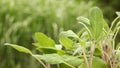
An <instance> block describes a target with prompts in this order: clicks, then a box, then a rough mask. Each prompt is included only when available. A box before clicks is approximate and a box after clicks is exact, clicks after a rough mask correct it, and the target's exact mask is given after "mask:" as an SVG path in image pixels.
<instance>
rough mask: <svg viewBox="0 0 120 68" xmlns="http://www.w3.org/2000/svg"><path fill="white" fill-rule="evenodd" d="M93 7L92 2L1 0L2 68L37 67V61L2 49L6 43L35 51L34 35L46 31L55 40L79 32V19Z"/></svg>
mask: <svg viewBox="0 0 120 68" xmlns="http://www.w3.org/2000/svg"><path fill="white" fill-rule="evenodd" d="M91 6H92V2H88V3H87V2H84V1H83V0H80V1H78V0H0V67H1V68H38V66H39V65H38V64H36V63H35V60H34V59H32V58H31V57H28V55H21V54H19V53H17V52H15V51H13V50H11V48H8V47H3V43H5V42H9V43H15V44H20V45H23V46H25V47H28V48H31V49H33V50H34V47H32V46H30V44H31V43H32V38H31V36H32V35H33V34H34V33H35V32H37V31H40V32H44V33H46V34H47V35H48V36H50V37H52V38H53V39H55V40H56V39H58V33H59V32H60V31H63V30H68V29H72V30H74V31H77V29H79V28H81V27H80V26H79V25H78V24H76V17H78V16H80V15H83V16H86V15H87V14H86V12H87V10H88V9H89V8H90V7H91ZM17 58H19V59H17ZM28 64H29V65H28Z"/></svg>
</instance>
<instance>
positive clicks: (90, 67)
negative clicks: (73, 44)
mask: <svg viewBox="0 0 120 68" xmlns="http://www.w3.org/2000/svg"><path fill="white" fill-rule="evenodd" d="M94 49H95V47H94V45H91V48H90V52H91V53H90V62H89V68H92V59H93V54H94Z"/></svg>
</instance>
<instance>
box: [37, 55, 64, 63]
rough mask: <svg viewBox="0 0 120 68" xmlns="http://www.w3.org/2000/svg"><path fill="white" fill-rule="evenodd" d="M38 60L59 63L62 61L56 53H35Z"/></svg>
mask: <svg viewBox="0 0 120 68" xmlns="http://www.w3.org/2000/svg"><path fill="white" fill-rule="evenodd" d="M35 56H36V57H37V58H39V59H40V60H43V61H45V62H47V63H50V64H60V63H63V62H64V61H63V60H62V58H61V56H59V55H58V54H45V55H35Z"/></svg>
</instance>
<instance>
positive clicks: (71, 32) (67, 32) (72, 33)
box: [60, 30, 79, 38]
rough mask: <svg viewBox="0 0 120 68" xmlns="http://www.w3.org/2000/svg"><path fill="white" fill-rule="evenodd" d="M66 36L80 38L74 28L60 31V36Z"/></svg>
mask: <svg viewBox="0 0 120 68" xmlns="http://www.w3.org/2000/svg"><path fill="white" fill-rule="evenodd" d="M65 37H73V38H79V37H78V36H77V35H76V34H75V33H74V32H73V31H72V30H68V31H62V32H61V33H60V38H65Z"/></svg>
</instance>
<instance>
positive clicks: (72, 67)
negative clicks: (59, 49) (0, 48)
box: [63, 62, 75, 68]
mask: <svg viewBox="0 0 120 68" xmlns="http://www.w3.org/2000/svg"><path fill="white" fill-rule="evenodd" d="M63 63H64V64H66V65H68V66H69V67H71V68H75V67H74V66H72V65H70V64H68V63H66V62H63Z"/></svg>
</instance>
